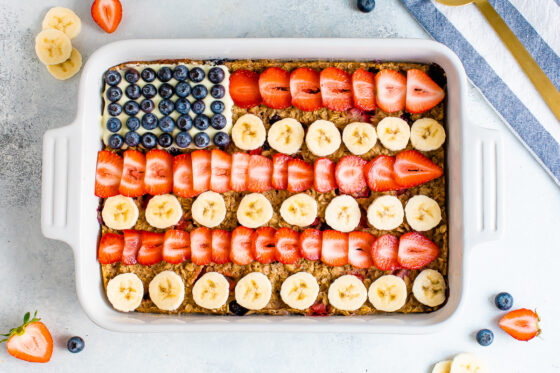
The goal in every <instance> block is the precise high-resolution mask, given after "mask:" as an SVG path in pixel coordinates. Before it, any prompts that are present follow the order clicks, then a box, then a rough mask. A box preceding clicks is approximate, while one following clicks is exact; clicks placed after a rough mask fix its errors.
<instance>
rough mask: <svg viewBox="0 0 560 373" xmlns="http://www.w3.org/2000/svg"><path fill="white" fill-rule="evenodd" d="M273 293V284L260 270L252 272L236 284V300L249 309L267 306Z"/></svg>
mask: <svg viewBox="0 0 560 373" xmlns="http://www.w3.org/2000/svg"><path fill="white" fill-rule="evenodd" d="M271 295H272V284H271V283H270V280H269V279H268V277H266V276H265V275H263V274H262V273H260V272H251V273H249V274H248V275H246V276H245V277H243V278H242V279H241V280H239V281H238V282H237V285H235V300H236V301H237V303H239V305H240V306H242V307H245V308H247V309H249V310H260V309H263V308H264V307H266V305H267V304H268V302H269V301H270V296H271Z"/></svg>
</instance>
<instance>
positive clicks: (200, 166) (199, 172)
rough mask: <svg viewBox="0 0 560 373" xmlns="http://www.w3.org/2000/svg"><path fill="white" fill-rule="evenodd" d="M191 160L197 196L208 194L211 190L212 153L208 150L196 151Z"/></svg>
mask: <svg viewBox="0 0 560 373" xmlns="http://www.w3.org/2000/svg"><path fill="white" fill-rule="evenodd" d="M195 138H196V136H195ZM191 160H192V172H193V189H194V191H195V192H196V193H197V194H199V193H202V192H206V191H207V190H208V189H210V172H211V169H210V161H211V155H210V152H209V151H207V150H195V151H194V152H192V153H191Z"/></svg>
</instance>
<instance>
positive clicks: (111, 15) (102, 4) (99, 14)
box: [91, 0, 122, 34]
mask: <svg viewBox="0 0 560 373" xmlns="http://www.w3.org/2000/svg"><path fill="white" fill-rule="evenodd" d="M91 17H92V18H93V20H94V21H95V23H97V24H98V25H99V27H101V28H102V29H103V30H105V32H108V33H109V34H110V33H112V32H114V31H115V30H116V29H117V27H118V26H119V23H121V19H122V5H121V2H120V1H119V0H95V1H94V2H93V4H92V5H91Z"/></svg>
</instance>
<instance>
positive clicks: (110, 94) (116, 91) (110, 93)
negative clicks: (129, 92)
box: [105, 87, 122, 102]
mask: <svg viewBox="0 0 560 373" xmlns="http://www.w3.org/2000/svg"><path fill="white" fill-rule="evenodd" d="M105 96H107V99H108V100H109V101H111V102H115V101H119V100H120V98H121V97H122V89H120V88H119V87H109V88H107V92H106V93H105Z"/></svg>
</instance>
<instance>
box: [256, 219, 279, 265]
mask: <svg viewBox="0 0 560 373" xmlns="http://www.w3.org/2000/svg"><path fill="white" fill-rule="evenodd" d="M275 234H276V229H274V228H271V227H260V228H258V229H257V230H255V231H254V232H253V236H252V237H251V242H252V252H253V256H254V257H255V260H256V261H258V262H259V263H262V264H267V263H272V262H273V261H275V260H276V256H275V252H276V241H275V240H274V235H275Z"/></svg>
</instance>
